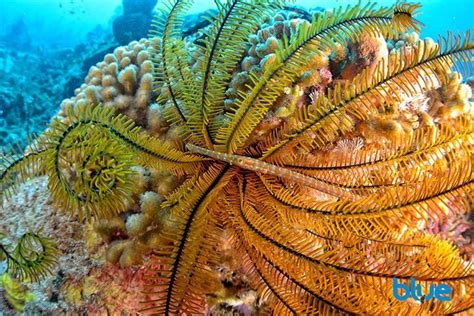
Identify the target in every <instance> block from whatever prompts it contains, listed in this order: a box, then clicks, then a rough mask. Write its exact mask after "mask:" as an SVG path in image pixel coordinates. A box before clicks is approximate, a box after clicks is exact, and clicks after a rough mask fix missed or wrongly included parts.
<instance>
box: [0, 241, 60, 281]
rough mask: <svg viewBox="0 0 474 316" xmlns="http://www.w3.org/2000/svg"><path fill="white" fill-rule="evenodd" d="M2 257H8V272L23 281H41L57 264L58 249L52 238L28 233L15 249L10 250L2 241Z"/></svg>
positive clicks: (0, 252) (0, 246)
mask: <svg viewBox="0 0 474 316" xmlns="http://www.w3.org/2000/svg"><path fill="white" fill-rule="evenodd" d="M0 236H1V234H0ZM0 257H3V258H5V259H6V261H7V269H8V273H9V274H11V275H12V276H14V277H18V278H20V279H21V280H23V281H39V280H40V279H42V278H44V277H45V276H47V275H50V274H52V269H53V268H54V266H55V265H56V264H57V257H58V249H57V246H56V244H55V243H54V242H53V241H52V239H51V238H48V237H44V236H41V235H40V234H36V233H26V234H24V235H23V236H21V237H20V239H19V240H18V242H17V244H16V246H15V249H13V251H9V249H8V247H7V245H5V244H3V243H2V242H1V241H0Z"/></svg>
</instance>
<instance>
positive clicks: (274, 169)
mask: <svg viewBox="0 0 474 316" xmlns="http://www.w3.org/2000/svg"><path fill="white" fill-rule="evenodd" d="M186 148H187V149H188V150H189V151H190V152H192V153H196V154H200V155H203V156H206V157H210V158H214V159H217V160H219V161H224V162H227V163H229V164H231V165H235V166H237V167H239V168H242V169H245V170H250V171H254V172H258V173H262V174H267V175H273V176H277V177H279V178H283V179H286V180H290V181H293V182H296V183H299V184H303V185H306V186H308V187H310V188H313V189H316V190H318V191H321V192H323V193H326V194H329V195H332V196H335V197H338V198H345V199H349V200H354V199H355V197H356V196H355V195H354V194H353V193H351V192H349V191H348V190H347V189H345V188H340V187H337V186H334V185H331V184H329V183H326V182H324V181H321V180H318V179H315V178H313V177H310V176H307V175H305V174H302V173H299V172H296V171H294V170H290V169H287V168H284V167H279V166H276V165H274V164H271V163H268V162H265V161H261V160H258V159H255V158H250V157H246V156H240V155H235V154H227V153H221V152H218V151H214V150H209V149H206V148H203V147H199V146H196V145H193V144H187V145H186Z"/></svg>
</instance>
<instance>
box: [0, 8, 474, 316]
mask: <svg viewBox="0 0 474 316" xmlns="http://www.w3.org/2000/svg"><path fill="white" fill-rule="evenodd" d="M282 5H283V4H282V3H280V2H278V1H277V2H275V1H265V0H258V1H246V0H243V1H239V0H229V1H228V2H226V3H221V2H218V8H219V14H218V15H217V17H216V19H215V21H214V22H213V24H212V26H211V27H210V28H209V29H208V30H207V32H206V36H205V37H204V38H203V39H202V40H201V41H200V42H199V43H196V45H195V47H194V52H198V53H197V58H196V56H194V58H195V61H194V64H193V66H192V67H191V66H190V65H189V59H190V58H189V56H188V48H187V45H188V44H186V43H185V42H184V41H183V39H182V35H181V27H182V23H183V19H184V14H185V12H186V9H187V8H188V7H189V6H190V2H189V1H179V0H177V1H168V2H165V3H164V4H163V9H162V12H161V14H160V15H158V17H157V19H156V21H155V22H154V29H153V32H152V36H153V37H154V38H158V39H159V40H155V41H154V43H153V50H152V55H153V56H152V60H153V63H154V67H153V78H154V86H155V88H156V93H157V94H158V98H157V104H156V105H155V106H156V108H155V110H156V111H158V112H160V114H161V115H162V117H164V118H165V120H166V124H167V126H168V125H169V126H171V128H172V129H173V131H174V133H175V134H176V135H177V137H174V138H173V140H170V139H169V138H163V137H155V136H153V135H150V134H148V133H147V132H146V131H144V130H142V129H141V128H140V127H139V126H137V125H135V123H134V122H133V121H132V120H130V119H129V118H127V117H126V116H125V115H123V114H118V115H116V113H115V112H114V109H113V108H111V107H107V106H100V105H87V104H80V105H77V106H70V107H67V109H65V116H66V119H63V120H60V119H56V120H54V122H53V123H52V124H51V126H50V128H49V129H48V130H47V131H46V132H45V133H44V135H42V136H41V137H40V138H39V139H38V140H37V141H36V142H35V144H34V145H32V146H31V147H30V148H29V149H28V151H27V152H26V153H24V154H22V155H18V154H12V155H6V156H5V157H6V159H5V164H4V165H5V166H4V168H3V170H2V173H1V182H0V184H1V185H2V187H4V188H5V190H4V193H2V197H7V196H8V195H10V194H13V192H14V188H15V186H16V185H17V184H19V183H20V182H21V181H23V180H24V179H25V178H27V177H31V176H35V175H37V174H46V175H48V178H49V189H50V191H51V194H52V197H53V199H54V201H55V202H56V203H57V204H58V205H59V206H61V207H62V208H64V209H67V210H69V211H71V212H73V213H76V214H78V215H79V216H80V217H85V218H88V219H93V220H97V219H101V218H107V217H112V216H115V215H117V214H120V213H121V212H124V211H126V210H127V209H128V208H129V207H130V204H131V203H133V196H134V194H136V186H137V185H138V184H137V182H136V181H137V179H139V178H140V177H137V176H136V170H137V169H136V166H137V165H139V166H142V167H144V168H146V169H149V170H154V171H155V172H159V171H170V172H172V173H173V174H174V175H175V176H177V177H178V178H179V179H181V180H180V182H179V186H178V187H177V188H176V189H175V190H173V191H172V192H171V193H167V194H165V196H164V200H163V201H161V197H159V196H148V197H145V196H143V199H144V201H143V202H142V204H143V205H142V206H141V207H142V208H143V210H144V215H141V214H140V216H138V215H137V216H133V218H132V219H130V221H127V224H126V225H128V226H127V227H126V229H127V231H128V232H129V234H131V235H137V234H138V233H139V232H140V231H142V230H143V229H144V228H143V227H147V226H148V225H149V223H150V222H152V221H154V222H155V224H156V225H155V226H154V227H155V228H153V229H154V230H153V234H152V235H151V234H150V235H148V239H149V240H147V237H146V236H144V237H143V238H144V240H145V243H147V242H148V243H151V244H153V247H152V248H153V251H152V255H151V261H150V263H149V264H148V267H149V269H148V271H147V273H146V274H147V278H148V281H149V291H147V292H146V293H144V305H143V311H144V312H150V313H155V314H166V315H168V314H177V313H186V314H199V313H203V306H204V305H205V300H206V294H211V293H213V292H216V291H218V289H219V284H218V282H217V280H216V277H215V274H216V271H217V270H218V267H220V266H222V265H223V264H224V265H228V266H231V267H233V266H239V267H240V268H241V270H242V271H243V272H244V273H245V275H246V277H247V278H248V282H249V283H250V284H251V286H252V288H254V289H255V290H256V291H257V292H258V293H259V295H260V298H261V300H262V301H264V302H265V303H266V304H267V305H268V306H269V308H270V309H272V310H273V313H275V314H318V313H319V314H333V313H343V314H344V313H347V314H354V313H356V314H359V313H368V314H380V313H385V312H388V311H389V312H390V313H399V314H405V313H410V312H414V313H417V312H430V313H455V312H459V311H463V310H466V309H468V308H470V307H472V300H470V298H472V295H473V291H474V287H473V286H472V280H473V277H472V265H471V264H470V262H469V261H467V260H465V259H466V258H464V257H463V256H461V255H460V254H459V251H458V249H457V248H456V247H455V245H453V244H452V243H450V242H449V241H448V240H442V239H440V238H439V237H437V236H435V235H430V234H426V233H425V232H426V229H425V228H426V226H427V223H428V222H429V221H433V220H434V221H435V222H437V223H439V222H446V221H447V220H448V219H447V217H448V216H451V215H460V214H465V213H468V212H469V211H470V205H471V204H472V195H471V189H472V172H471V168H472V155H471V153H472V110H471V105H470V104H469V102H467V98H468V97H469V93H467V92H466V91H465V89H464V88H463V87H464V86H463V85H461V83H460V80H459V78H460V73H469V72H470V71H471V69H472V64H471V60H472V57H473V56H472V51H473V48H474V43H473V42H472V41H471V39H470V36H469V33H467V34H466V35H464V36H458V37H453V36H448V37H447V38H446V39H444V40H442V41H440V43H439V44H435V43H434V42H433V41H428V40H427V41H417V42H416V43H415V44H414V45H411V46H406V47H400V48H398V49H393V50H392V51H391V52H390V55H388V49H387V48H386V47H385V49H384V48H383V47H381V46H377V45H382V44H381V43H383V44H385V41H384V39H390V40H396V39H397V38H398V37H399V33H401V32H406V31H410V30H414V31H418V30H419V25H418V23H417V21H416V20H415V19H414V18H413V15H414V12H415V10H416V9H417V8H418V7H419V6H418V5H414V4H404V3H403V4H397V5H395V6H393V7H390V8H381V9H376V8H375V7H374V6H373V5H372V4H369V5H366V6H361V5H356V6H354V7H353V8H351V9H349V10H347V11H344V10H342V9H340V10H336V11H335V12H332V13H331V14H329V13H328V12H326V13H323V14H319V15H315V17H314V19H313V21H312V22H311V23H296V22H295V23H294V24H295V27H294V29H293V30H292V31H291V32H290V34H288V36H286V35H285V36H282V37H281V39H277V38H275V37H273V38H272V40H271V43H268V45H270V46H272V47H273V46H274V47H273V48H272V49H271V52H266V53H265V54H266V55H265V57H264V58H263V59H262V62H263V61H264V62H263V63H261V67H257V68H258V69H255V70H254V71H252V70H250V69H248V70H249V71H248V73H247V74H246V77H245V81H246V84H245V85H244V86H242V85H236V84H235V80H234V79H235V78H236V77H237V76H239V74H238V73H237V74H236V73H235V71H236V70H237V69H238V67H239V65H240V63H241V62H242V60H244V61H245V59H243V55H244V54H245V50H246V44H247V40H248V38H249V36H251V35H252V34H254V33H255V32H256V31H257V30H258V27H259V26H260V25H261V24H262V23H263V20H264V19H265V16H266V15H267V14H269V13H270V12H272V11H273V10H277V9H278V8H279V7H281V6H282ZM290 25H292V23H290ZM348 42H354V43H366V45H368V46H366V47H363V48H361V47H355V46H354V45H352V47H354V48H353V49H354V50H355V51H357V52H358V53H357V54H359V55H360V56H362V55H367V56H370V60H371V61H372V62H369V63H367V64H363V65H362V66H360V69H358V68H357V67H352V68H351V69H349V68H345V69H349V70H342V71H341V73H342V74H343V75H342V77H341V78H342V79H344V80H338V81H334V82H332V83H330V81H331V80H332V78H330V73H329V70H328V67H329V66H330V65H329V60H328V58H329V57H328V55H330V53H331V52H337V51H340V53H338V59H337V62H338V63H339V62H340V61H341V60H342V59H344V58H345V57H343V56H344V54H345V52H343V51H344V49H343V48H344V47H347V46H348ZM254 44H255V43H254ZM257 46H258V45H257ZM267 53H268V54H267ZM195 54H196V53H195ZM262 56H263V55H262ZM341 56H342V57H341ZM111 58H112V57H111ZM112 62H115V61H112ZM104 67H105V65H104ZM127 67H130V66H127ZM127 67H125V68H124V69H123V70H122V72H123V74H122V75H119V80H118V81H119V83H120V84H121V85H122V87H121V89H122V88H123V89H124V91H125V93H126V94H133V87H134V85H135V84H136V81H137V79H136V69H134V70H132V69H131V68H130V69H129V68H127ZM116 68H117V67H115V66H114V69H116ZM254 68H255V67H254ZM356 68H357V69H356ZM104 69H105V68H104ZM107 69H108V68H107ZM127 69H128V70H127ZM107 71H108V70H107ZM102 75H103V74H102ZM120 76H122V78H123V79H122V80H121V79H120ZM103 79H104V78H102V80H103ZM131 79H133V80H131ZM128 82H133V84H132V85H130V86H128V84H127V83H128ZM321 82H323V83H324V84H323V85H320V83H321ZM229 87H232V89H234V90H236V89H237V90H238V91H234V92H233V95H232V97H233V100H232V102H226V100H227V99H226V96H228V94H229V91H228V89H229ZM239 89H240V90H239ZM102 92H105V91H102ZM91 93H93V92H91ZM226 93H227V94H226ZM429 95H432V97H431V98H430V97H429ZM104 98H105V96H104ZM416 98H418V99H419V98H421V99H423V98H425V99H426V100H425V101H418V102H420V103H421V105H417V104H415V103H416V102H415V101H414V100H416ZM431 99H433V100H431ZM406 100H413V101H410V102H409V103H410V104H408V103H407V101H406ZM430 102H432V103H434V102H436V106H435V105H432V104H431V103H430ZM428 104H429V108H430V109H426V108H427V107H428ZM281 108H284V110H281ZM430 110H432V111H430ZM273 114H274V116H272V115H273ZM275 117H276V118H277V119H278V120H277V122H276V123H275V124H269V123H268V122H269V121H271V120H272V119H273V118H275ZM265 121H267V122H266V123H265V124H262V123H263V122H265ZM148 195H150V194H148ZM147 201H149V202H147ZM157 205H159V206H157ZM146 217H148V219H147V220H145V218H146ZM110 225H111V224H110V223H109V226H108V227H109V228H110V227H112V226H110ZM116 226H117V227H121V228H120V229H122V228H123V227H122V226H124V224H123V222H120V223H119V224H117V225H116ZM107 234H108V233H107ZM107 236H108V235H107ZM117 245H118V246H117ZM119 246H120V247H119ZM122 246H123V245H122ZM122 246H121V244H120V243H117V244H116V248H117V249H116V250H117V251H116V252H117V253H116V252H111V253H109V254H108V255H110V256H112V257H114V259H113V260H112V261H118V260H119V259H118V258H119V256H120V255H122V256H123V254H122V252H124V251H125V250H124V248H125V246H123V247H122ZM118 248H120V249H118ZM127 249H129V250H128V251H129V252H133V251H134V248H133V247H129V248H127ZM119 250H120V251H119ZM120 258H121V257H120ZM132 259H133V258H129V259H127V258H126V259H124V261H125V260H132ZM120 260H122V259H120ZM412 277H413V278H415V279H416V280H417V281H418V282H420V284H421V285H422V287H423V289H427V288H428V287H429V286H430V284H432V283H447V284H449V285H450V286H451V288H452V289H453V295H452V301H450V302H442V301H434V300H426V301H424V302H411V303H410V302H400V301H397V300H396V299H395V298H394V297H393V296H392V294H391V291H392V279H393V278H398V279H399V280H401V282H404V280H409V279H410V278H412ZM424 292H426V291H424Z"/></svg>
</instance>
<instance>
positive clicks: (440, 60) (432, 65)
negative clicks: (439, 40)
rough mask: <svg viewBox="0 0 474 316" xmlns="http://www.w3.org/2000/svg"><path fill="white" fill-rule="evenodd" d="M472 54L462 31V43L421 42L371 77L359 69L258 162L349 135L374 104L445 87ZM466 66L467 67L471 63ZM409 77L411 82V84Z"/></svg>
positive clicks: (384, 63)
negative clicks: (458, 64) (456, 67)
mask: <svg viewBox="0 0 474 316" xmlns="http://www.w3.org/2000/svg"><path fill="white" fill-rule="evenodd" d="M473 49H474V41H472V40H471V38H470V33H469V32H467V33H466V34H465V36H464V37H463V38H462V40H461V39H460V38H459V37H457V38H451V37H448V38H447V39H446V40H445V45H444V47H441V46H432V45H429V44H428V42H426V41H425V42H421V43H419V44H418V47H416V48H413V55H412V56H413V57H412V58H409V57H406V53H405V51H404V50H401V51H400V52H399V53H398V55H397V58H396V60H398V62H397V63H394V64H387V61H386V60H384V59H383V60H382V61H381V62H380V63H379V64H378V66H377V69H376V71H375V72H374V74H373V75H372V76H370V72H369V71H368V70H364V71H363V72H362V73H361V74H360V75H359V76H357V77H356V78H355V79H354V80H353V83H352V84H351V85H350V86H349V87H348V88H346V89H344V88H343V87H342V86H341V85H336V87H335V88H334V89H332V90H329V92H328V96H327V97H326V96H325V95H321V96H320V97H319V98H318V100H317V101H316V105H315V112H316V113H305V114H304V115H303V116H304V117H307V119H306V120H305V121H304V122H303V124H302V125H301V127H299V128H297V129H296V130H294V131H292V132H291V133H288V134H286V136H285V137H284V138H283V139H281V141H280V142H279V143H278V144H277V145H275V146H273V147H272V148H270V149H268V150H267V151H266V152H265V153H264V155H263V157H262V158H263V159H270V161H278V159H279V158H278V153H281V152H288V151H287V150H285V149H288V148H292V147H293V146H301V147H303V148H313V147H318V148H320V147H322V146H324V145H325V144H328V143H330V142H331V141H333V140H334V139H335V138H336V137H337V136H338V135H339V134H340V133H342V132H344V131H348V130H351V129H352V128H353V127H354V120H355V119H358V120H361V121H363V120H367V119H368V117H369V115H370V114H374V113H376V112H377V109H378V106H379V105H380V104H384V103H385V102H390V101H391V100H392V102H393V100H397V99H400V98H401V97H402V96H404V95H413V94H416V93H421V92H422V91H423V89H428V88H431V87H436V86H438V85H440V84H441V83H443V82H446V72H449V70H450V69H451V67H452V65H453V64H456V62H458V61H461V62H466V61H469V60H471V58H472V53H473ZM468 67H470V68H472V63H470V65H468ZM413 78H417V79H416V81H415V82H414V80H413ZM309 132H311V134H312V137H311V138H310V139H309V138H308V133H309ZM275 156H276V157H275Z"/></svg>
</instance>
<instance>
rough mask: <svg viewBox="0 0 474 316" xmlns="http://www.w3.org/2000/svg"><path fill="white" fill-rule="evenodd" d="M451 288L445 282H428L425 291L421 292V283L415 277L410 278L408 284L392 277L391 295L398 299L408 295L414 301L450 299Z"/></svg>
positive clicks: (404, 298) (406, 297)
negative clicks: (428, 284) (427, 287)
mask: <svg viewBox="0 0 474 316" xmlns="http://www.w3.org/2000/svg"><path fill="white" fill-rule="evenodd" d="M452 292H453V291H452V289H451V288H450V287H449V286H448V285H447V284H438V285H436V284H430V286H429V289H428V291H427V293H422V289H421V284H417V283H416V280H415V278H410V282H409V284H403V283H400V282H399V281H398V279H397V278H394V279H393V296H394V297H395V298H396V299H397V300H399V301H405V300H407V299H408V298H409V297H410V296H411V297H413V299H414V300H416V301H420V302H421V301H428V300H430V299H432V298H435V299H437V300H439V301H451V293H452Z"/></svg>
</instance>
